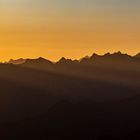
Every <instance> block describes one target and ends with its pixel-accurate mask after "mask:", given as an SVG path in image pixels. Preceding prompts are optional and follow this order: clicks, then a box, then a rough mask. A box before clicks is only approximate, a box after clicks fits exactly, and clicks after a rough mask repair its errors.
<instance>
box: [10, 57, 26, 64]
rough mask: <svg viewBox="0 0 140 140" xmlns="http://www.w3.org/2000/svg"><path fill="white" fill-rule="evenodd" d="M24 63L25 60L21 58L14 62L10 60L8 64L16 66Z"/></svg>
mask: <svg viewBox="0 0 140 140" xmlns="http://www.w3.org/2000/svg"><path fill="white" fill-rule="evenodd" d="M25 61H26V59H23V58H20V59H16V60H14V59H10V60H9V62H8V63H10V64H16V65H18V64H22V63H24V62H25Z"/></svg>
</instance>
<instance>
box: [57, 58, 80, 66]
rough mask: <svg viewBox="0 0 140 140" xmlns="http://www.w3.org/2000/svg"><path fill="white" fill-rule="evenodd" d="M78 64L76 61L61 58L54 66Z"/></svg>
mask: <svg viewBox="0 0 140 140" xmlns="http://www.w3.org/2000/svg"><path fill="white" fill-rule="evenodd" d="M78 62H79V61H78V60H72V59H66V58H64V57H62V58H61V59H60V60H59V61H58V62H56V64H58V65H65V64H76V63H78Z"/></svg>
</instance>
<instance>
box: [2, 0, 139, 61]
mask: <svg viewBox="0 0 140 140" xmlns="http://www.w3.org/2000/svg"><path fill="white" fill-rule="evenodd" d="M118 50H120V51H122V52H127V53H129V54H135V53H137V52H140V0H0V59H1V60H2V61H4V60H8V59H10V58H14V59H15V58H19V57H24V58H26V57H30V58H36V57H39V56H42V57H45V58H48V59H51V60H54V61H56V60H58V59H59V58H60V57H62V56H64V57H67V58H73V59H75V58H80V57H82V56H85V55H91V54H92V53H93V52H96V53H99V54H103V53H106V52H114V51H118Z"/></svg>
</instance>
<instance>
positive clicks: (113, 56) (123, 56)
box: [80, 51, 132, 62]
mask: <svg viewBox="0 0 140 140" xmlns="http://www.w3.org/2000/svg"><path fill="white" fill-rule="evenodd" d="M131 58H132V57H131V56H130V55H128V54H123V53H121V52H120V51H118V52H115V53H113V54H111V53H106V54H104V55H98V54H96V53H94V54H93V55H92V56H91V57H84V58H82V59H81V61H80V62H89V61H96V60H103V61H106V60H113V61H123V60H129V59H131Z"/></svg>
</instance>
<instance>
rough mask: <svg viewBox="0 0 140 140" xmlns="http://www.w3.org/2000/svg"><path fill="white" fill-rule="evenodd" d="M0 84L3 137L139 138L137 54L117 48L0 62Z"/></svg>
mask: <svg viewBox="0 0 140 140" xmlns="http://www.w3.org/2000/svg"><path fill="white" fill-rule="evenodd" d="M13 64H16V65H13ZM0 85H1V86H0V93H1V94H0V114H1V115H0V130H1V133H0V138H1V139H3V140H11V139H14V140H19V139H20V140H25V139H26V140H28V139H29V140H32V139H33V140H36V139H37V140H38V139H40V140H57V139H68V140H69V139H70V140H71V139H76V140H81V139H86V140H91V139H92V140H105V139H108V140H115V139H116V140H124V139H126V140H135V139H139V138H140V119H139V118H140V110H139V108H140V86H139V85H140V59H139V58H138V57H135V56H129V55H127V54H122V53H121V52H117V53H113V54H110V53H107V54H105V55H97V54H93V55H92V56H89V57H84V58H82V59H80V60H71V59H66V58H62V59H60V60H59V61H58V62H56V63H53V62H51V61H49V60H46V59H44V58H41V57H40V58H37V59H26V61H25V62H24V63H22V64H20V63H19V64H18V65H17V63H12V64H0Z"/></svg>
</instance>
